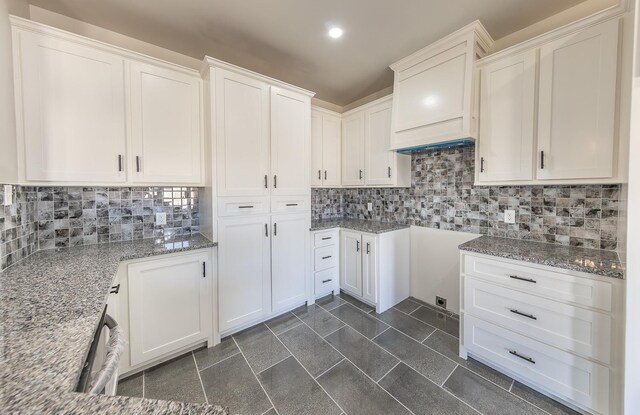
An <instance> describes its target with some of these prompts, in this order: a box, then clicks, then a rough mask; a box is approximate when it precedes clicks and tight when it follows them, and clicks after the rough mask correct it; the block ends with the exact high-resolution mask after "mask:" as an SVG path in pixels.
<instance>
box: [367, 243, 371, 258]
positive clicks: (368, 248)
mask: <svg viewBox="0 0 640 415" xmlns="http://www.w3.org/2000/svg"><path fill="white" fill-rule="evenodd" d="M370 248H371V244H370V243H369V242H367V255H369V253H370V252H371V249H370Z"/></svg>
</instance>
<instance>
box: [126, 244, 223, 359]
mask: <svg viewBox="0 0 640 415" xmlns="http://www.w3.org/2000/svg"><path fill="white" fill-rule="evenodd" d="M208 261H209V255H208V254H207V253H202V252H200V253H193V254H186V255H179V256H168V257H165V258H163V259H153V260H149V261H145V262H140V263H133V264H130V265H129V266H128V269H127V279H128V289H129V327H130V331H131V333H129V335H130V341H131V366H135V365H138V364H141V363H144V362H148V361H151V360H153V359H155V358H158V357H159V356H162V355H164V354H167V353H170V352H172V351H175V350H178V349H180V348H181V347H185V346H188V345H190V344H193V343H195V342H197V341H200V340H204V339H206V338H207V337H208V336H209V332H210V330H211V329H212V324H211V286H210V284H209V280H211V277H210V276H209V274H208V273H206V272H207V265H209V264H208Z"/></svg>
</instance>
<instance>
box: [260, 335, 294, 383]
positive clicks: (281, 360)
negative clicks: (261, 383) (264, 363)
mask: <svg viewBox="0 0 640 415" xmlns="http://www.w3.org/2000/svg"><path fill="white" fill-rule="evenodd" d="M274 336H275V334H274ZM276 337H278V336H276ZM291 356H292V355H289V356H287V357H285V358H284V359H280V360H278V361H277V362H275V363H274V364H272V365H271V366H269V367H266V368H264V369H262V370H261V371H259V372H256V375H259V374H260V373H262V372H264V371H265V370H269V369H271V368H272V367H274V366H275V365H277V364H278V363H282V362H284V361H285V360H287V359H288V358H290V357H291Z"/></svg>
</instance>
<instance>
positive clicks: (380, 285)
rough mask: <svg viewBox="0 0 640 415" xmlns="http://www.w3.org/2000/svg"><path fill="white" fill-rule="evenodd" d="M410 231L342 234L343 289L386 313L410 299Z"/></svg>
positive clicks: (344, 230) (346, 232)
mask: <svg viewBox="0 0 640 415" xmlns="http://www.w3.org/2000/svg"><path fill="white" fill-rule="evenodd" d="M409 245H410V231H409V229H408V228H405V229H400V230H395V231H390V232H384V233H380V234H369V233H366V232H360V231H354V230H348V229H341V230H340V289H342V290H344V291H345V292H346V293H348V294H350V295H352V296H354V297H356V298H358V299H360V300H362V301H364V302H366V303H369V304H371V305H373V306H375V307H376V312H377V313H382V312H384V311H386V310H388V309H389V308H391V307H393V306H394V305H396V304H398V303H399V302H400V301H402V300H404V299H406V298H407V297H409V291H410V286H409V284H410V283H409V280H410V271H409V263H410V258H409V255H410V246H409Z"/></svg>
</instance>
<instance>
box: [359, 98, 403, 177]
mask: <svg viewBox="0 0 640 415" xmlns="http://www.w3.org/2000/svg"><path fill="white" fill-rule="evenodd" d="M365 137H366V138H367V139H366V144H365V155H364V159H365V167H364V168H365V172H366V174H365V177H366V184H367V185H368V186H375V185H391V184H393V182H394V177H392V175H393V174H395V173H396V168H395V167H396V166H395V163H396V153H395V152H394V151H391V150H389V146H390V144H391V143H390V139H391V101H390V100H389V101H384V102H381V103H380V104H378V105H375V106H373V107H371V108H369V109H367V111H366V113H365Z"/></svg>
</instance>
